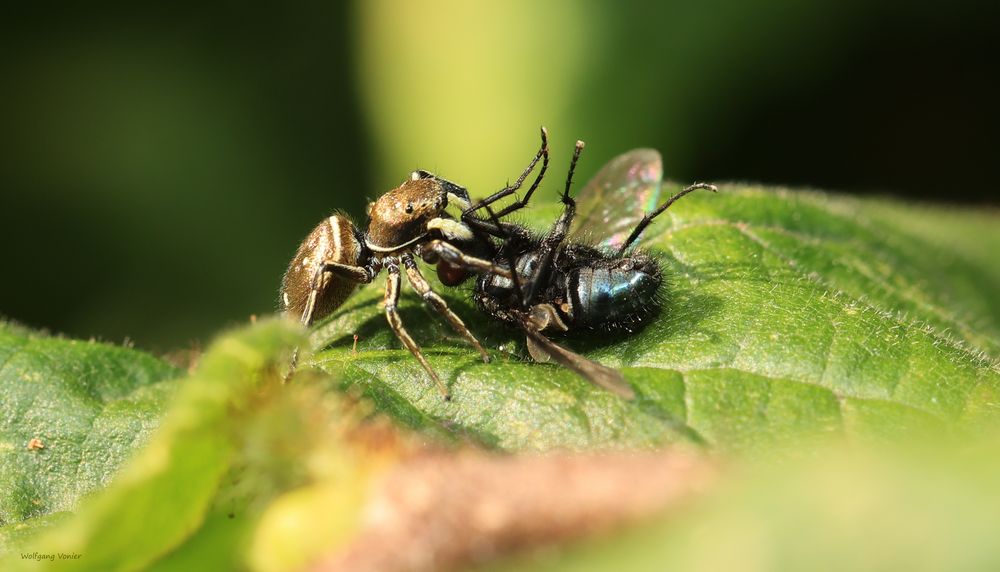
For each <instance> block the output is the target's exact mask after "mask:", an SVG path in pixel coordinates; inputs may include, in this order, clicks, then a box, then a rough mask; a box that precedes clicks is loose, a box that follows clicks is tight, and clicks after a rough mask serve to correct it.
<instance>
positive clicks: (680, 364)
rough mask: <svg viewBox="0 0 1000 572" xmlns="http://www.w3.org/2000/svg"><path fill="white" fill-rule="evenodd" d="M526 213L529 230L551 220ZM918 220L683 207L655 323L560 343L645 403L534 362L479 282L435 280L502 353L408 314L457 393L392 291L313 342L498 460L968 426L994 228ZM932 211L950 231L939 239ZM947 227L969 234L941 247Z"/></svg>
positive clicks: (835, 200)
mask: <svg viewBox="0 0 1000 572" xmlns="http://www.w3.org/2000/svg"><path fill="white" fill-rule="evenodd" d="M675 189H676V187H674V186H671V188H668V189H666V191H671V190H675ZM543 192H544V189H543ZM528 210H529V211H531V212H529V213H528V214H527V215H525V216H526V217H527V222H528V224H529V225H531V226H533V227H535V228H538V229H544V228H546V226H547V225H549V224H551V222H552V221H553V220H554V219H555V217H556V216H558V212H559V211H558V208H557V207H555V206H553V205H544V206H541V207H538V206H535V207H534V208H532V209H528ZM922 212H923V213H924V214H921V212H919V211H918V210H917V209H914V208H912V207H908V206H904V205H900V204H898V203H894V202H889V201H884V200H880V201H863V200H857V199H850V198H845V197H839V196H834V195H825V194H821V193H812V192H793V191H787V190H781V189H764V188H757V187H743V186H738V185H724V186H722V187H721V188H720V192H719V193H718V194H709V193H701V194H698V193H695V194H693V195H691V196H689V197H686V198H685V199H683V200H682V201H680V202H679V203H678V204H677V205H675V206H674V207H672V209H671V210H670V211H668V212H667V214H666V215H664V216H663V217H661V218H660V220H658V221H657V222H656V223H655V224H654V225H653V226H652V227H651V228H650V229H649V231H648V232H647V233H646V235H645V236H644V238H643V246H644V247H646V248H649V249H652V250H653V251H654V252H656V253H657V254H658V255H659V256H660V257H661V258H662V261H663V265H664V267H665V269H666V273H667V276H668V277H669V278H668V280H669V283H668V284H667V286H666V288H665V291H664V294H665V298H666V303H665V305H664V309H663V312H662V313H661V315H660V316H659V317H658V318H657V319H656V320H654V321H653V322H652V323H651V324H649V325H648V326H647V327H646V328H645V329H644V330H642V331H641V332H638V333H636V334H634V335H615V336H606V335H600V334H598V335H593V336H590V337H587V338H582V339H575V338H571V339H565V340H562V343H564V344H565V345H567V346H569V347H571V348H573V349H575V350H577V351H580V352H581V353H584V354H585V355H588V356H589V357H591V358H594V359H596V360H599V361H601V362H602V363H604V364H606V365H609V366H612V367H618V368H621V369H622V371H623V372H624V374H625V376H626V378H627V379H628V381H629V382H630V383H631V384H632V385H633V387H634V388H635V390H636V393H637V396H638V397H637V399H636V400H635V401H634V402H626V401H622V400H620V399H618V398H617V397H615V396H613V395H610V394H608V393H607V392H604V391H602V390H600V389H597V388H594V387H591V386H590V385H588V384H587V383H586V382H585V381H583V380H581V379H579V378H578V377H576V376H574V375H573V374H572V373H570V372H568V371H566V370H564V369H561V368H559V367H556V366H553V365H543V364H535V363H529V361H528V360H527V358H526V357H525V354H526V352H525V351H524V345H523V341H522V336H519V335H518V333H517V332H516V331H511V330H507V329H504V328H502V327H499V326H497V325H495V324H493V323H491V322H490V321H489V320H488V319H487V318H486V317H485V316H483V315H481V314H479V313H478V312H477V310H476V309H475V308H474V307H473V306H472V305H471V303H470V302H469V301H468V300H469V298H470V290H469V288H470V287H469V286H466V287H465V288H464V289H447V288H443V287H441V286H440V285H437V286H436V289H437V290H438V291H439V292H444V293H445V295H446V297H447V298H448V301H449V304H450V305H451V306H452V307H453V308H454V309H455V310H456V312H457V313H458V314H459V315H460V316H462V317H463V319H464V320H465V321H466V323H467V324H468V325H469V326H470V329H471V330H472V331H473V332H474V333H476V334H477V336H479V337H480V339H482V340H483V341H484V343H485V344H486V345H487V346H488V347H490V348H492V350H493V354H494V357H495V359H494V363H491V364H488V365H487V364H483V363H482V362H480V361H478V358H477V355H476V354H475V352H474V351H472V350H471V349H470V348H469V347H468V346H466V345H464V344H463V343H462V341H461V339H460V338H459V337H458V336H456V335H455V334H454V333H453V332H451V331H450V330H448V329H447V327H446V326H445V325H443V324H442V321H441V320H440V319H439V318H438V317H437V316H436V315H435V314H434V313H433V312H432V311H430V310H429V309H427V308H425V307H423V306H422V304H421V302H420V300H419V298H417V297H415V296H412V295H409V296H405V295H404V299H403V302H402V304H401V315H402V318H403V320H404V323H405V324H406V325H407V328H408V329H409V330H410V332H411V333H412V334H413V337H414V338H415V339H416V340H417V342H418V343H419V344H420V345H421V346H422V347H423V349H424V351H425V354H426V355H427V357H428V359H429V361H430V362H431V364H432V365H433V367H434V368H435V369H436V370H437V371H438V372H439V373H440V374H441V375H442V377H443V379H444V380H445V381H446V383H447V384H448V385H449V386H450V387H451V390H452V394H453V400H452V401H451V402H445V401H443V400H442V399H441V397H440V396H439V395H438V394H437V392H436V391H435V389H434V387H433V386H432V384H431V383H430V382H429V380H428V379H427V378H426V376H425V374H424V373H423V372H422V370H421V369H420V367H419V365H418V364H417V362H416V361H415V360H413V359H412V358H411V357H410V355H409V353H408V352H407V351H406V350H405V349H403V348H402V347H401V345H400V344H399V342H398V341H397V340H396V338H395V337H394V336H393V334H392V333H391V331H390V330H389V328H388V326H387V325H386V323H385V320H384V317H383V316H382V309H381V307H380V306H379V300H380V298H381V292H382V285H381V283H376V284H373V285H370V286H368V287H366V288H363V289H361V290H360V291H359V292H358V293H356V294H355V295H354V297H352V298H351V299H350V300H349V301H348V303H347V304H346V305H345V306H344V307H343V308H341V309H340V310H338V311H337V312H335V313H334V314H333V315H332V316H331V318H330V319H329V320H327V321H326V322H325V323H323V324H322V325H321V326H320V327H319V328H318V329H317V331H316V332H315V333H314V336H313V341H314V343H315V344H316V345H318V346H328V347H327V349H325V350H324V351H322V352H320V353H319V354H317V355H316V356H315V358H314V363H315V365H317V366H318V367H319V368H321V369H323V370H325V371H328V372H336V373H338V374H340V375H341V379H342V380H343V382H344V383H345V384H346V385H348V386H356V387H358V388H361V390H362V391H363V392H364V393H365V394H366V395H368V396H370V397H371V398H372V399H373V400H374V401H375V402H376V403H377V405H378V406H379V407H380V408H381V409H382V410H384V411H386V412H388V413H390V414H391V415H393V416H395V417H396V418H397V419H399V420H401V421H403V422H404V423H406V424H408V425H410V426H414V427H440V428H443V429H445V430H447V431H450V432H451V433H453V434H454V435H456V436H459V437H471V438H474V439H476V440H478V441H480V442H483V443H485V444H488V445H491V446H495V447H500V448H505V449H523V448H550V447H572V448H583V447H593V446H607V445H614V446H618V445H650V444H658V443H662V442H670V441H678V440H680V441H694V442H700V443H705V444H707V445H709V446H712V447H718V448H721V449H725V450H748V449H755V448H759V447H765V446H770V445H773V444H776V443H777V444H783V443H791V442H793V441H795V442H799V441H801V439H803V438H821V437H824V436H827V435H836V434H847V435H853V436H863V437H870V438H876V437H877V438H883V437H888V436H895V435H900V434H912V431H913V430H914V429H923V430H947V431H962V430H964V429H965V428H968V427H972V426H974V425H975V424H977V423H980V422H994V421H995V420H996V418H997V416H998V414H1000V407H998V405H1000V367H998V365H997V361H996V359H997V357H998V356H1000V307H998V301H997V298H996V294H995V293H996V292H997V291H1000V271H998V269H997V266H998V264H997V262H995V261H994V260H993V259H992V258H989V256H988V255H983V252H986V251H984V250H983V248H982V246H981V245H982V244H998V243H1000V237H998V233H1000V231H998V230H997V229H998V228H1000V225H998V224H996V222H997V221H996V218H995V217H993V216H986V217H984V216H982V215H976V214H972V213H968V212H963V211H957V210H950V209H949V210H945V209H940V208H939V209H936V210H931V209H925V210H923V211H922ZM939 217H940V218H947V219H948V220H949V221H951V222H950V223H949V224H950V226H948V227H947V230H944V229H935V227H934V222H933V221H934V220H936V219H937V218H939ZM928 229H931V230H928ZM950 231H953V232H954V234H955V235H957V236H959V237H960V238H953V239H951V240H944V239H942V237H943V236H951V234H950ZM977 245H979V246H977ZM992 252H995V249H994V250H992ZM429 273H433V271H432V270H430V271H429ZM355 334H356V335H358V340H359V341H358V347H357V351H356V352H355V351H353V350H352V345H353V335H355Z"/></svg>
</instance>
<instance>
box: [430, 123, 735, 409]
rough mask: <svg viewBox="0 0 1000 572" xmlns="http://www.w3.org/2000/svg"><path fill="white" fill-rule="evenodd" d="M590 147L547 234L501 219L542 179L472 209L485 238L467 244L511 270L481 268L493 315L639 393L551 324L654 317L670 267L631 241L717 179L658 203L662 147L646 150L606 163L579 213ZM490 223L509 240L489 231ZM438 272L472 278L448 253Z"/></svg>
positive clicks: (621, 388)
mask: <svg viewBox="0 0 1000 572" xmlns="http://www.w3.org/2000/svg"><path fill="white" fill-rule="evenodd" d="M545 135H546V134H545V131H544V130H543V131H542V149H541V150H540V151H539V154H540V155H542V156H543V157H544V159H545V161H544V162H543V167H542V171H541V172H540V173H539V178H540V177H541V176H542V175H543V174H544V169H545V166H546V165H547V163H548V149H547V144H546V141H545ZM583 146H584V145H583V142H582V141H578V142H577V144H576V148H575V151H574V153H573V159H572V161H571V163H570V168H569V174H568V176H567V178H566V186H565V189H564V190H563V193H562V196H561V199H562V203H563V212H562V214H561V216H560V217H559V218H558V219H557V220H556V222H555V224H553V226H552V227H551V228H550V229H549V230H548V232H547V233H545V234H543V235H539V234H536V233H534V232H532V231H530V230H528V229H526V228H525V227H523V226H521V225H518V224H513V223H509V222H505V221H502V220H501V219H502V217H504V216H506V215H508V214H510V213H512V212H514V211H516V210H518V209H520V208H523V207H524V206H525V205H526V204H527V201H528V199H529V198H530V195H531V193H532V192H533V191H534V189H535V188H537V185H538V182H537V181H536V183H535V184H534V185H532V187H531V189H529V190H528V192H527V193H526V194H525V197H524V198H523V199H521V200H518V201H516V202H514V203H512V204H511V205H508V206H507V207H505V208H503V209H501V210H499V211H497V212H495V213H494V212H493V209H492V204H493V203H495V202H496V201H497V200H499V199H501V198H503V197H505V196H507V195H509V194H512V193H505V192H504V191H500V192H499V193H496V194H494V195H493V196H490V197H488V198H486V199H484V200H483V201H481V202H479V203H477V204H476V205H474V206H472V207H471V208H469V209H468V210H466V211H465V212H464V213H463V217H462V218H463V221H466V222H467V223H469V227H470V228H472V229H473V230H474V234H475V235H476V238H474V239H471V240H468V241H465V242H463V243H460V244H459V245H458V246H459V247H460V248H461V249H462V250H463V251H466V252H476V255H477V256H480V257H483V258H489V259H491V260H492V261H493V263H494V264H495V265H496V266H497V267H500V268H503V269H504V270H505V271H507V272H504V273H502V274H501V273H496V272H491V271H487V272H484V273H480V275H479V277H478V279H477V281H476V286H475V289H474V293H473V298H474V300H475V302H476V305H477V306H478V307H479V308H480V309H481V310H482V311H483V312H485V313H486V314H488V315H489V316H491V317H493V318H495V319H497V320H500V321H502V322H505V323H508V324H512V325H515V326H517V327H518V328H520V329H521V330H522V331H524V333H525V336H526V339H527V346H528V350H529V353H530V354H531V356H532V357H533V358H534V359H535V360H536V361H549V360H550V359H552V360H555V361H556V362H558V363H560V364H561V365H563V366H565V367H567V368H569V369H571V370H573V371H575V372H576V373H578V374H580V375H581V376H583V377H585V378H586V379H588V380H590V381H592V382H594V383H595V384H597V385H599V386H601V387H604V388H606V389H608V390H610V391H613V392H614V393H616V394H618V395H621V396H622V397H625V398H632V397H634V392H633V390H632V388H631V387H630V386H629V385H628V384H627V383H626V382H625V380H624V378H623V377H622V375H621V373H620V372H618V371H617V370H613V369H610V368H607V367H605V366H603V365H600V364H598V363H596V362H593V361H591V360H588V359H587V358H584V357H583V356H580V355H578V354H576V353H573V352H571V351H569V350H567V349H566V348H563V347H561V346H559V345H558V344H556V343H554V342H552V341H551V340H549V339H548V337H546V335H545V333H546V332H552V333H556V334H566V335H572V334H574V333H581V332H585V331H594V330H605V331H607V330H612V331H613V330H618V331H624V332H626V333H629V332H632V331H633V330H635V329H637V328H638V327H640V326H641V325H642V324H643V323H644V322H647V321H648V320H649V318H650V317H652V316H653V315H655V314H656V313H657V312H658V311H659V309H660V306H661V297H660V290H661V287H662V284H663V275H662V269H661V267H660V262H659V259H658V258H657V257H656V256H655V255H653V254H652V253H650V252H648V251H644V250H641V249H632V250H630V249H631V247H633V246H634V244H635V242H636V241H637V240H638V239H639V237H640V236H641V235H642V233H643V231H644V230H645V229H646V227H647V226H648V225H649V224H650V223H651V222H652V221H653V219H655V218H656V217H657V216H659V215H660V214H662V213H663V212H664V211H666V210H667V208H669V207H670V205H672V204H673V203H674V202H675V201H676V200H677V199H679V198H680V197H682V196H684V195H686V194H688V193H690V192H692V191H695V190H698V189H706V190H710V191H716V188H715V186H713V185H709V184H705V183H696V184H693V185H691V186H689V187H687V188H685V189H683V190H682V191H680V192H678V193H677V194H675V195H673V196H672V197H670V199H668V200H667V201H665V202H664V203H662V204H660V205H659V206H656V204H657V201H658V199H659V192H660V184H661V179H662V162H661V160H660V155H659V153H657V152H656V151H655V150H652V149H636V150H633V151H630V152H628V153H625V154H624V155H621V156H619V157H617V158H615V159H614V160H612V161H611V162H610V163H608V164H607V165H605V166H604V167H603V168H602V169H601V171H600V172H599V173H598V174H597V175H596V176H595V177H594V179H593V180H592V181H591V182H590V183H588V184H587V185H586V187H585V188H584V189H583V191H582V192H581V193H580V198H579V204H580V209H579V210H580V214H579V216H578V215H577V210H578V209H577V200H575V199H574V198H573V197H572V196H571V195H570V188H571V186H572V181H573V171H574V169H575V167H576V163H577V160H578V159H579V157H580V153H581V152H582V150H583ZM480 209H483V210H485V211H486V212H487V213H488V214H489V215H490V216H489V219H488V220H489V221H490V225H489V227H485V226H484V225H477V224H476V223H475V222H473V220H475V218H474V217H471V216H470V215H471V214H472V213H474V212H475V211H478V210H480ZM484 231H485V232H489V234H491V235H492V236H494V237H499V240H492V239H488V238H485V237H484V236H483V232H484ZM432 260H433V258H432ZM508 274H509V275H508ZM438 275H439V277H441V278H442V281H443V282H444V283H446V284H449V285H454V284H456V283H458V282H461V279H462V278H464V273H463V272H462V271H461V269H459V268H457V267H455V266H454V265H451V264H450V263H448V262H447V261H439V263H438Z"/></svg>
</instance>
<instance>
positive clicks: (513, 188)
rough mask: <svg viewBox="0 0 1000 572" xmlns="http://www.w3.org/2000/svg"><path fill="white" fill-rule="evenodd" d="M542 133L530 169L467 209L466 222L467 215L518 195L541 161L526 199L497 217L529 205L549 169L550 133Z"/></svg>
mask: <svg viewBox="0 0 1000 572" xmlns="http://www.w3.org/2000/svg"><path fill="white" fill-rule="evenodd" d="M541 131H542V146H541V147H540V148H539V149H538V153H536V154H535V158H534V159H532V160H531V163H528V167H527V168H526V169H525V170H524V172H522V173H521V176H520V177H518V178H517V180H516V181H514V184H513V185H507V186H506V187H504V188H502V189H500V190H499V191H497V192H495V193H493V194H492V195H490V196H488V197H486V198H485V199H483V200H481V201H479V202H478V203H476V204H475V205H474V206H472V207H471V208H469V209H467V210H466V211H465V212H463V213H462V219H463V220H465V218H466V216H467V215H471V213H473V212H475V211H477V210H479V209H481V208H484V207H486V206H488V205H492V204H493V203H495V202H497V201H499V200H500V199H502V198H504V197H508V196H510V195H512V194H514V193H516V192H517V190H518V189H520V188H521V185H523V184H524V181H525V179H527V178H528V175H530V174H531V172H532V171H533V170H535V165H537V164H538V161H539V160H541V161H542V168H541V170H539V171H538V175H536V176H535V180H534V182H533V183H532V184H531V187H529V188H528V191H527V192H526V193H525V194H524V198H523V199H518V200H516V201H515V202H513V203H511V204H509V205H507V206H506V207H505V208H504V209H503V210H502V211H500V212H499V213H497V216H501V217H502V216H504V215H507V214H510V213H512V212H514V211H516V210H518V209H521V208H524V206H525V205H527V204H528V199H529V198H531V195H532V193H534V192H535V189H537V188H538V185H539V184H540V183H541V182H542V178H543V177H545V170H546V169H548V168H549V132H548V131H546V129H545V128H544V127H542V130H541Z"/></svg>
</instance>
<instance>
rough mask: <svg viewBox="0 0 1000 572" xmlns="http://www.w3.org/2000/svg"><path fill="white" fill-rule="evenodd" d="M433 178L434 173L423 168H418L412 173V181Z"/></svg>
mask: <svg viewBox="0 0 1000 572" xmlns="http://www.w3.org/2000/svg"><path fill="white" fill-rule="evenodd" d="M433 178H434V173H431V172H430V171H424V170H423V169H417V170H416V171H413V172H412V173H410V180H411V181H419V180H420V179H433Z"/></svg>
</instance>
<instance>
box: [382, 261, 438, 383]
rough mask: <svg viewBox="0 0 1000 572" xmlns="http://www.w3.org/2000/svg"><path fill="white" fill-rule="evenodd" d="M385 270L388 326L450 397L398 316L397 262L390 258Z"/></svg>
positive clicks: (398, 281) (398, 282) (398, 278)
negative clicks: (386, 274) (386, 275)
mask: <svg viewBox="0 0 1000 572" xmlns="http://www.w3.org/2000/svg"><path fill="white" fill-rule="evenodd" d="M386 270H387V271H388V273H389V276H388V278H386V282H385V318H386V320H388V321H389V327H390V328H392V331H393V333H395V334H396V337H397V338H399V341H401V342H403V345H404V346H406V349H408V350H410V353H411V354H413V357H415V358H417V361H418V362H420V365H421V366H422V367H423V368H424V371H426V372H427V375H429V376H430V378H431V379H432V380H433V381H434V383H435V385H437V387H438V390H439V391H440V392H441V395H443V396H444V398H445V399H446V400H450V399H451V394H450V393H449V392H448V387H447V386H446V385H445V384H444V382H443V381H441V378H440V377H438V374H437V373H436V372H435V371H434V370H433V369H432V368H431V364H429V363H428V362H427V358H425V357H424V354H423V352H421V351H420V346H418V345H417V342H415V341H413V338H412V337H410V334H409V332H407V331H406V328H405V327H403V320H402V319H401V318H400V317H399V312H398V311H397V310H396V304H397V303H398V302H399V284H400V277H399V263H398V262H396V261H395V260H390V261H389V262H388V264H386Z"/></svg>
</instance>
